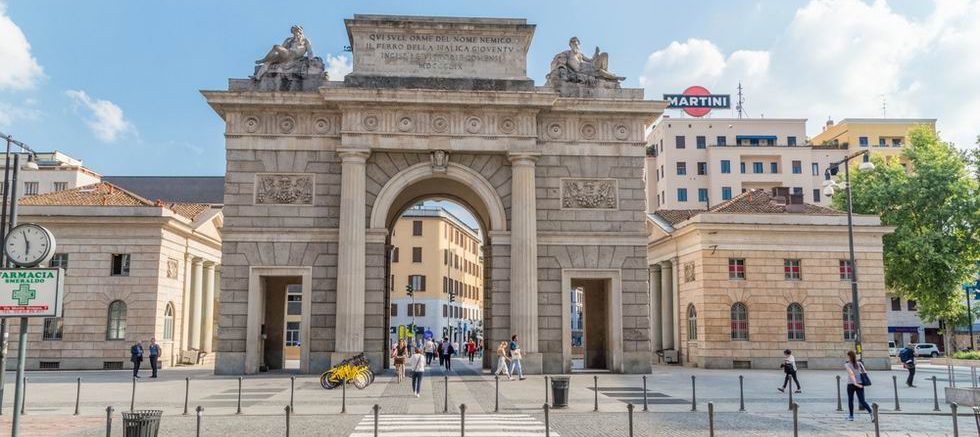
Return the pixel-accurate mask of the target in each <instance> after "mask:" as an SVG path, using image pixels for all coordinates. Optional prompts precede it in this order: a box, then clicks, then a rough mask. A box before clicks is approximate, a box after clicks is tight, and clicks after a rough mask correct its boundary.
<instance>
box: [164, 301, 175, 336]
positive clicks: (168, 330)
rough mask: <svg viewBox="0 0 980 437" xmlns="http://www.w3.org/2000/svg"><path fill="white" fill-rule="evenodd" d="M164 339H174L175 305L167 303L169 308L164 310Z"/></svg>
mask: <svg viewBox="0 0 980 437" xmlns="http://www.w3.org/2000/svg"><path fill="white" fill-rule="evenodd" d="M163 339H164V340H173V339H174V304H172V303H167V308H165V309H164V310H163Z"/></svg>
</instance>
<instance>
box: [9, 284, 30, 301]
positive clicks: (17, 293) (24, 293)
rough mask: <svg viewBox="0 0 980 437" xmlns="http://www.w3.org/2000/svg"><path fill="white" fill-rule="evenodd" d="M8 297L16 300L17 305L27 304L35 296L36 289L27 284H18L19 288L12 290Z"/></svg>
mask: <svg viewBox="0 0 980 437" xmlns="http://www.w3.org/2000/svg"><path fill="white" fill-rule="evenodd" d="M10 297H12V298H13V299H14V300H16V301H17V305H27V304H28V303H30V301H32V300H34V298H36V297H37V291H36V290H32V289H31V287H30V286H29V285H27V284H20V288H18V289H16V290H14V292H13V293H12V294H11V296H10Z"/></svg>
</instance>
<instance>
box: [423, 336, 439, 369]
mask: <svg viewBox="0 0 980 437" xmlns="http://www.w3.org/2000/svg"><path fill="white" fill-rule="evenodd" d="M424 348H425V349H424V350H425V365H426V366H429V365H432V358H433V357H434V356H435V355H436V343H435V342H434V341H432V339H431V338H430V339H428V340H426V341H425V346H424Z"/></svg>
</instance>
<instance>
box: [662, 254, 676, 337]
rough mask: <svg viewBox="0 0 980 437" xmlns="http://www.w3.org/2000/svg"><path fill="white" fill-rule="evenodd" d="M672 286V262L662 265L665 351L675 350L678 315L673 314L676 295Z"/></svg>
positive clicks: (665, 262) (664, 262)
mask: <svg viewBox="0 0 980 437" xmlns="http://www.w3.org/2000/svg"><path fill="white" fill-rule="evenodd" d="M671 290H673V286H672V285H671V275H670V261H663V262H661V263H660V314H662V316H661V318H660V334H661V339H662V342H663V348H664V349H674V348H675V345H674V319H675V318H677V313H673V314H672V313H671V311H672V309H673V308H674V304H673V300H674V299H673V297H674V294H673V293H671V292H670V291H671Z"/></svg>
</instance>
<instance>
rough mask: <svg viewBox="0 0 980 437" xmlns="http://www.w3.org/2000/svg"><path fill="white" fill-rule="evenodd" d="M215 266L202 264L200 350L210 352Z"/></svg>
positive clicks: (212, 337) (212, 330)
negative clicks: (202, 308)
mask: <svg viewBox="0 0 980 437" xmlns="http://www.w3.org/2000/svg"><path fill="white" fill-rule="evenodd" d="M214 274H215V264H214V263H213V262H210V261H206V262H205V263H204V314H203V315H202V318H201V319H202V321H201V349H202V350H204V352H208V353H210V352H211V351H212V346H213V341H214V284H215V277H214Z"/></svg>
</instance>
